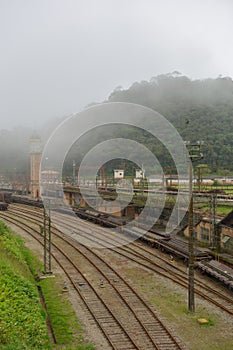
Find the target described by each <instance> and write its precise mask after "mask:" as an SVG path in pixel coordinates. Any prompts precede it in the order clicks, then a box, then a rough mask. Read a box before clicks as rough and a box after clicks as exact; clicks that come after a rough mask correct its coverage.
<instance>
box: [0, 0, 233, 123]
mask: <svg viewBox="0 0 233 350" xmlns="http://www.w3.org/2000/svg"><path fill="white" fill-rule="evenodd" d="M232 36H233V1H232V0H195V1H194V0H161V1H160V0H0V96H1V97H0V98H1V100H0V122H1V123H0V129H2V128H11V127H15V126H17V125H25V126H28V127H31V128H37V127H39V126H41V125H42V124H43V123H44V122H46V121H47V120H49V119H51V118H54V117H62V116H64V115H68V114H70V113H73V112H76V111H80V110H82V109H83V108H84V107H85V105H87V104H88V103H91V102H94V101H95V102H100V101H103V100H105V99H106V98H107V97H108V95H109V94H110V93H111V92H112V90H113V89H114V88H115V87H116V86H118V85H122V86H123V88H128V87H129V86H130V85H131V84H132V83H133V82H135V81H141V80H149V79H150V78H151V77H152V76H156V75H158V74H162V73H168V72H173V71H174V70H178V71H180V72H181V73H183V74H185V75H187V76H189V77H191V78H207V77H213V78H215V77H217V76H218V75H219V74H222V75H223V76H231V77H232V76H233V45H232V42H233V39H232Z"/></svg>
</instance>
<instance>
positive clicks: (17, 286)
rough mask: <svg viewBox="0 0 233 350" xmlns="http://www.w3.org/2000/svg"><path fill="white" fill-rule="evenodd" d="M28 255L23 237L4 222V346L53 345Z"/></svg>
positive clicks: (0, 311)
mask: <svg viewBox="0 0 233 350" xmlns="http://www.w3.org/2000/svg"><path fill="white" fill-rule="evenodd" d="M28 259H30V254H29V253H28V252H27V251H26V250H25V249H24V247H23V242H22V240H21V239H19V238H16V237H13V235H12V233H11V232H10V231H9V229H8V228H7V227H6V226H5V224H3V223H2V222H0V328H1V331H0V344H1V349H4V350H11V349H12V350H13V349H14V350H21V349H28V350H29V349H41V350H44V349H50V342H49V338H48V334H47V328H46V324H45V317H46V315H45V312H44V310H43V308H42V306H41V305H40V302H39V298H38V292H37V288H36V285H35V283H34V281H33V278H32V275H31V272H30V271H29V268H28V265H27V260H28Z"/></svg>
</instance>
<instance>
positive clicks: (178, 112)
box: [0, 72, 233, 183]
mask: <svg viewBox="0 0 233 350" xmlns="http://www.w3.org/2000/svg"><path fill="white" fill-rule="evenodd" d="M119 101H121V102H131V103H137V104H141V105H144V106H147V107H149V108H152V109H154V110H156V111H158V112H159V113H161V114H162V115H163V116H164V117H166V118H167V119H168V120H169V121H170V122H171V123H172V124H173V125H174V126H175V127H176V128H177V130H178V131H179V133H180V134H181V136H182V137H183V139H184V140H190V141H197V140H202V141H204V142H205V146H204V148H203V153H204V163H205V164H207V165H208V166H209V167H211V168H212V170H211V172H213V171H214V172H218V173H219V174H223V175H227V170H226V169H228V173H229V172H232V171H233V160H232V153H233V129H232V126H233V81H232V79H231V78H229V77H218V78H216V79H205V80H191V79H189V78H188V77H186V76H182V75H181V74H180V73H178V72H174V73H172V74H166V75H159V76H156V77H153V78H151V79H150V81H142V82H140V83H138V82H135V83H134V84H132V86H131V87H130V88H129V89H122V88H121V87H118V88H116V89H115V90H114V91H113V92H112V93H111V95H110V96H109V98H108V99H107V100H106V101H105V102H119ZM57 122H59V121H58V120H57V121H54V122H52V123H49V124H48V126H47V127H44V128H43V130H39V133H40V134H41V136H42V140H43V142H45V140H46V139H47V137H48V136H49V134H50V132H51V131H52V130H53V128H54V127H55V125H56V123H57ZM31 133H32V130H28V129H24V128H20V129H19V128H17V129H14V130H12V131H7V130H2V131H0V147H1V153H0V164H1V174H4V175H7V177H8V178H10V177H11V179H14V177H16V176H17V177H19V176H21V177H22V182H25V183H26V182H28V173H29V155H28V152H29V138H30V134H31ZM111 137H126V138H132V139H134V140H139V141H142V142H143V143H144V144H145V145H146V146H149V148H150V149H151V150H152V151H156V156H157V157H158V159H159V161H160V163H161V164H162V166H163V167H169V166H172V164H171V159H170V158H169V155H168V154H165V152H164V148H163V147H162V145H160V144H159V143H158V142H157V141H156V140H154V139H152V138H151V137H150V136H149V135H146V134H143V133H140V132H139V131H138V130H136V129H131V130H129V128H125V127H122V128H112V127H105V128H103V130H102V131H98V130H95V131H93V132H92V133H88V134H87V135H86V136H84V137H83V138H82V140H81V142H79V143H78V145H77V146H76V147H75V146H74V148H73V151H72V150H71V152H70V155H69V156H68V158H67V162H66V163H65V170H66V172H69V173H72V160H73V159H75V160H76V162H77V164H78V163H79V162H80V161H81V159H82V157H83V155H84V154H86V152H87V151H88V150H89V149H91V148H92V147H93V146H94V145H95V144H97V143H98V142H100V141H103V140H106V139H109V138H111ZM160 158H161V159H160ZM114 167H115V165H113V164H112V167H111V168H114ZM1 174H0V175H1Z"/></svg>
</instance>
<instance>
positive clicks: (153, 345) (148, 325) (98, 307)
mask: <svg viewBox="0 0 233 350" xmlns="http://www.w3.org/2000/svg"><path fill="white" fill-rule="evenodd" d="M18 215H21V216H22V213H19V212H18ZM16 216H17V215H16V213H12V212H9V213H6V214H5V215H0V217H1V218H2V219H4V220H6V221H7V222H10V223H13V224H14V225H17V226H18V227H20V228H21V229H23V230H24V231H26V232H27V233H28V234H30V235H31V236H33V238H35V239H36V240H37V241H38V242H40V244H43V239H42V237H41V236H40V235H39V234H38V231H39V230H38V229H35V228H34V227H32V226H30V225H29V224H28V223H25V218H24V219H22V217H21V218H19V217H18V218H17V217H16ZM27 216H28V213H27ZM28 219H29V218H28V217H26V220H28ZM31 219H33V218H31ZM28 221H29V220H28ZM32 224H33V225H35V221H34V223H33V220H32ZM38 228H39V224H38ZM52 252H53V253H52V254H53V258H54V259H55V260H56V261H57V262H58V263H59V265H60V266H61V267H62V268H63V270H64V271H65V273H66V275H67V276H68V277H69V280H70V283H71V284H72V285H73V287H74V288H75V290H76V291H77V293H78V295H79V296H80V298H81V299H82V300H83V302H84V303H85V305H86V307H87V309H88V310H89V312H90V313H91V314H92V316H93V318H94V319H95V321H96V323H97V324H98V326H99V327H100V328H101V330H102V332H103V334H104V335H105V337H106V338H107V339H108V342H109V344H110V346H111V347H112V348H113V349H122V350H123V349H125V350H126V349H128V350H129V349H148V350H149V349H164V350H170V349H184V347H183V346H182V345H181V343H180V341H179V340H178V339H177V338H176V337H174V336H173V335H172V334H171V332H170V331H169V330H168V329H167V328H166V326H165V325H164V324H163V323H162V322H161V321H160V319H159V318H158V317H157V315H156V314H155V312H154V311H153V310H152V309H151V307H150V306H148V305H147V303H146V302H145V301H144V300H143V299H142V298H141V297H140V296H139V295H138V294H137V293H136V292H135V290H134V289H133V288H132V287H131V286H130V284H129V283H128V282H127V281H126V280H124V279H123V278H122V277H121V276H120V275H119V273H118V272H117V271H115V270H114V269H113V268H112V267H111V266H110V265H109V264H107V263H106V262H105V261H104V260H103V259H102V258H101V257H100V256H98V255H97V254H96V253H95V252H94V251H92V250H91V249H89V248H87V247H85V246H82V245H80V244H78V243H77V242H74V241H71V240H70V239H69V238H67V237H64V236H62V235H61V234H58V232H55V230H53V245H52ZM87 270H88V271H89V273H88V274H87V273H86V271H87ZM91 276H96V277H95V279H97V280H98V279H101V280H102V279H104V281H105V285H106V288H101V287H100V286H99V284H97V283H96V280H95V281H93V277H91Z"/></svg>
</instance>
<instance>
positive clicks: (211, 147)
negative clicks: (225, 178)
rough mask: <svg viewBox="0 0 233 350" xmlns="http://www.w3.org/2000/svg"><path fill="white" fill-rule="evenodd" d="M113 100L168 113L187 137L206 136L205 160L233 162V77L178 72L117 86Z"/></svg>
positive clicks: (202, 138)
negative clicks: (190, 75) (193, 77)
mask: <svg viewBox="0 0 233 350" xmlns="http://www.w3.org/2000/svg"><path fill="white" fill-rule="evenodd" d="M108 101H110V102H116V101H117V102H119V101H121V102H132V103H138V104H141V105H144V106H147V107H149V108H152V109H154V110H156V111H158V112H159V113H161V114H162V115H163V116H165V117H166V118H167V119H168V120H169V121H170V122H171V123H172V124H173V125H174V126H175V127H176V128H177V130H178V131H179V132H180V134H181V136H182V137H183V139H184V140H191V141H197V140H203V141H205V147H204V153H205V154H204V155H205V160H204V162H205V163H207V164H209V165H211V166H224V167H229V168H230V167H232V166H233V81H232V79H231V78H229V77H219V78H217V79H206V80H191V79H189V78H188V77H186V76H182V75H180V74H179V73H178V72H174V73H172V74H166V75H159V76H157V77H153V78H151V80H150V81H142V82H140V83H134V84H133V85H132V86H131V87H130V88H129V89H127V90H123V89H122V88H121V87H118V88H117V89H115V90H114V91H113V92H112V94H111V95H110V96H109V98H108Z"/></svg>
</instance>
